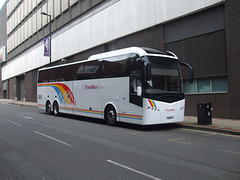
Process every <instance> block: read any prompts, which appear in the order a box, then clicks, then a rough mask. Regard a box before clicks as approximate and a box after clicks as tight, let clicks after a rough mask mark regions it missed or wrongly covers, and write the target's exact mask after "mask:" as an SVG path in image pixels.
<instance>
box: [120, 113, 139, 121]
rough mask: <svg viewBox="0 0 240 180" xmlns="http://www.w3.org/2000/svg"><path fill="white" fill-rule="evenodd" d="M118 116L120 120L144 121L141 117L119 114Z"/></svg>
mask: <svg viewBox="0 0 240 180" xmlns="http://www.w3.org/2000/svg"><path fill="white" fill-rule="evenodd" d="M117 115H118V117H120V118H127V119H135V120H142V118H143V117H142V116H140V115H133V114H121V113H118V114H117Z"/></svg>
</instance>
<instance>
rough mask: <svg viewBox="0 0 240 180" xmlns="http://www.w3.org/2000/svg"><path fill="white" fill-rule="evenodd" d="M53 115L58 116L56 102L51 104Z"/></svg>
mask: <svg viewBox="0 0 240 180" xmlns="http://www.w3.org/2000/svg"><path fill="white" fill-rule="evenodd" d="M53 115H54V116H58V115H59V106H58V103H57V102H54V103H53Z"/></svg>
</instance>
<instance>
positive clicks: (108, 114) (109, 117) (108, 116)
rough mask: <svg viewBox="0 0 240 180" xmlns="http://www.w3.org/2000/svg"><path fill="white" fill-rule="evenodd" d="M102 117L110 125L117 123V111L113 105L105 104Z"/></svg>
mask: <svg viewBox="0 0 240 180" xmlns="http://www.w3.org/2000/svg"><path fill="white" fill-rule="evenodd" d="M104 119H105V121H106V122H107V124H108V125H110V126H115V125H116V123H117V113H116V110H115V108H114V107H113V106H107V108H106V110H105V112H104Z"/></svg>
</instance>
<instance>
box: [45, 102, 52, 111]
mask: <svg viewBox="0 0 240 180" xmlns="http://www.w3.org/2000/svg"><path fill="white" fill-rule="evenodd" d="M46 113H48V114H51V113H52V112H51V104H50V102H49V101H47V103H46Z"/></svg>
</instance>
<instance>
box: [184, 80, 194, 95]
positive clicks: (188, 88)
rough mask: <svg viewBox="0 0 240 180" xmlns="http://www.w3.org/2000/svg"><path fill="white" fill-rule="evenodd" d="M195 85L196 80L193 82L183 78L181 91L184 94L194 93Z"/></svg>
mask: <svg viewBox="0 0 240 180" xmlns="http://www.w3.org/2000/svg"><path fill="white" fill-rule="evenodd" d="M196 86H197V81H196V80H194V81H193V83H189V81H188V80H185V81H184V82H183V91H184V93H186V94H188V93H189V94H190V93H196Z"/></svg>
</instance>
